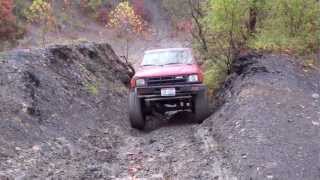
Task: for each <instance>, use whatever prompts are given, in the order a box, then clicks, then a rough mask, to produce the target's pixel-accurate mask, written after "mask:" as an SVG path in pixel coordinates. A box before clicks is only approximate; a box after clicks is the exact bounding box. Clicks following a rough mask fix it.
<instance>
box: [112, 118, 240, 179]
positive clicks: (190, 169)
mask: <svg viewBox="0 0 320 180" xmlns="http://www.w3.org/2000/svg"><path fill="white" fill-rule="evenodd" d="M188 115H189V114H187V113H185V114H182V113H180V114H177V115H176V116H174V117H171V118H168V119H166V120H159V119H155V118H154V119H151V120H149V122H148V126H150V125H151V126H155V125H156V127H159V128H158V129H154V130H151V131H147V132H140V131H136V130H132V131H131V133H130V134H131V136H129V137H128V138H127V139H126V140H125V143H124V145H123V146H122V147H121V148H120V149H119V154H118V160H119V164H117V166H119V167H120V169H119V172H118V175H116V176H115V178H118V179H226V180H227V179H230V180H233V179H235V178H233V177H232V175H231V173H230V168H229V167H228V165H227V164H226V163H224V161H225V160H224V159H223V158H222V156H221V155H220V153H219V152H218V150H219V146H218V145H217V143H216V142H215V141H214V139H213V138H209V136H207V135H206V132H203V131H199V130H198V129H197V127H198V125H197V124H193V123H191V121H190V119H189V118H188ZM159 121H160V122H159ZM115 173H116V174H117V172H115Z"/></svg>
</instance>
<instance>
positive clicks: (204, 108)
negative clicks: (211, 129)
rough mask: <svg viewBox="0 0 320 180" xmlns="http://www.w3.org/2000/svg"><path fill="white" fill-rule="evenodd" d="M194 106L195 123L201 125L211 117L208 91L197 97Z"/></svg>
mask: <svg viewBox="0 0 320 180" xmlns="http://www.w3.org/2000/svg"><path fill="white" fill-rule="evenodd" d="M193 105H194V107H193V113H194V116H195V121H196V122H197V123H199V124H200V123H202V122H203V121H204V120H205V119H206V118H207V117H208V116H209V103H208V95H207V90H204V91H202V92H200V93H198V94H197V95H196V96H195V99H194V103H193Z"/></svg>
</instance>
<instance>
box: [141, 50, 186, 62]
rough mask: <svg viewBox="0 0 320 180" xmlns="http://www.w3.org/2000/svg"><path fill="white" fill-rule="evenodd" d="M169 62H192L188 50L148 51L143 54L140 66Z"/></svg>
mask: <svg viewBox="0 0 320 180" xmlns="http://www.w3.org/2000/svg"><path fill="white" fill-rule="evenodd" d="M169 64H192V55H191V52H190V51H189V50H170V51H158V52H149V53H146V54H145V55H144V58H143V61H142V64H141V65H142V66H163V65H169Z"/></svg>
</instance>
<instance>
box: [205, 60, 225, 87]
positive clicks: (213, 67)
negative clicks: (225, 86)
mask: <svg viewBox="0 0 320 180" xmlns="http://www.w3.org/2000/svg"><path fill="white" fill-rule="evenodd" d="M226 72H227V70H226V66H225V65H224V64H221V65H219V64H217V63H211V64H206V69H205V72H204V83H205V84H206V85H207V87H208V88H209V89H210V90H213V91H214V90H216V89H218V88H219V87H220V85H221V83H222V82H223V81H224V79H225V77H226V76H227V73H226Z"/></svg>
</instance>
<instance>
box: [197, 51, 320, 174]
mask: <svg viewBox="0 0 320 180" xmlns="http://www.w3.org/2000/svg"><path fill="white" fill-rule="evenodd" d="M297 62H299V61H297V60H294V59H292V58H290V57H288V56H274V55H266V56H262V57H259V56H256V57H250V56H248V57H243V58H240V59H239V60H237V61H236V62H235V64H234V71H235V73H234V74H233V75H232V76H231V77H230V78H229V80H228V81H227V82H226V84H225V87H224V89H223V90H222V91H221V94H220V97H223V98H222V99H224V100H225V103H224V104H223V105H222V106H221V108H220V109H219V110H218V111H217V112H216V113H215V114H214V115H213V116H212V117H211V118H209V119H208V120H207V121H205V122H204V123H203V124H202V125H201V127H200V129H199V131H203V132H206V136H207V137H213V138H214V139H216V140H217V141H218V144H219V145H220V146H221V149H222V150H223V153H224V154H225V156H226V157H227V159H228V162H230V163H231V164H232V167H233V172H234V174H235V175H236V176H237V177H238V178H239V179H241V180H242V179H253V180H255V179H259V180H262V179H279V180H280V179H291V180H302V179H304V180H315V179H320V157H319V156H320V141H319V140H320V129H319V128H320V126H319V125H320V99H319V93H320V81H319V79H320V73H319V71H317V70H312V69H304V67H303V66H302V65H300V64H299V63H297Z"/></svg>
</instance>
